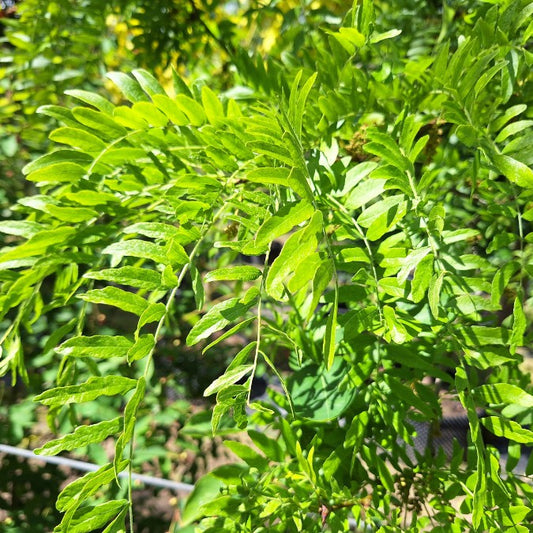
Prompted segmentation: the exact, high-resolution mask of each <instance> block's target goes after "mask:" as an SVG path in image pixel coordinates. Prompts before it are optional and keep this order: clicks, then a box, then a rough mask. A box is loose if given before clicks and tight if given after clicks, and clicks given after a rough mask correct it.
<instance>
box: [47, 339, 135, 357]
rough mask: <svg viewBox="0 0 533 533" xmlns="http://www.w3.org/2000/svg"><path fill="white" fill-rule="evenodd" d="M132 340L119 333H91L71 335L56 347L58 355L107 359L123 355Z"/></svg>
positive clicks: (125, 353)
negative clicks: (90, 334)
mask: <svg viewBox="0 0 533 533" xmlns="http://www.w3.org/2000/svg"><path fill="white" fill-rule="evenodd" d="M132 344H133V342H131V341H130V340H129V339H127V338H126V337H122V336H120V335H115V336H112V335H93V336H92V337H83V336H80V337H73V338H72V339H69V340H68V341H65V342H64V343H63V344H61V346H59V347H58V348H56V352H57V353H58V354H60V355H64V356H69V357H94V358H97V359H109V358H110V357H125V356H126V355H127V353H128V350H129V349H130V348H131V346H132Z"/></svg>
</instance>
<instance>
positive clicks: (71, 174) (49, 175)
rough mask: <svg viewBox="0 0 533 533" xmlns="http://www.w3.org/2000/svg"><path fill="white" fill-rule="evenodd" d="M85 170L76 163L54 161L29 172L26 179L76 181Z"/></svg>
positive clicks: (47, 181)
mask: <svg viewBox="0 0 533 533" xmlns="http://www.w3.org/2000/svg"><path fill="white" fill-rule="evenodd" d="M86 173H87V171H86V170H85V169H84V168H83V167H82V166H80V165H78V164H77V163H71V162H64V163H55V164H53V165H48V166H45V167H42V168H38V169H37V170H34V171H33V172H30V174H28V176H26V179H27V180H28V181H34V182H40V183H77V182H79V181H80V180H81V179H82V178H83V177H84V176H85V174H86Z"/></svg>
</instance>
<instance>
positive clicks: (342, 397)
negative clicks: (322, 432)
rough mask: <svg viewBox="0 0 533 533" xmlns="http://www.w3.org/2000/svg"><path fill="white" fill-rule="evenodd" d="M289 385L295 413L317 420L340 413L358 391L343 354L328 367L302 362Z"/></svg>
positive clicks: (330, 418) (289, 380) (335, 416)
mask: <svg viewBox="0 0 533 533" xmlns="http://www.w3.org/2000/svg"><path fill="white" fill-rule="evenodd" d="M287 389H288V391H289V394H290V396H291V398H292V402H293V406H294V412H295V414H296V415H297V416H299V417H302V418H306V419H309V420H314V421H315V422H325V421H327V420H333V419H335V418H338V417H340V416H341V415H342V413H343V412H344V411H345V410H346V409H348V407H349V406H350V405H351V403H352V401H353V400H354V398H355V396H356V394H357V389H356V388H355V386H354V385H353V383H351V381H350V377H349V374H348V367H347V365H346V362H345V361H344V359H343V358H342V357H337V358H336V359H334V360H333V364H332V366H331V368H330V369H329V370H327V369H326V366H325V365H323V364H322V365H320V366H318V365H316V364H307V365H305V366H303V367H302V368H300V369H299V370H297V371H296V372H294V374H293V375H292V376H290V378H289V379H288V380H287Z"/></svg>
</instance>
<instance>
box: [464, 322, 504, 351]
mask: <svg viewBox="0 0 533 533" xmlns="http://www.w3.org/2000/svg"><path fill="white" fill-rule="evenodd" d="M454 333H455V334H456V335H457V337H458V338H459V339H461V340H462V342H463V343H464V344H465V345H466V346H468V347H472V348H476V347H480V346H481V347H485V346H486V345H497V346H498V345H506V344H507V342H508V340H509V339H508V338H509V335H508V333H507V330H506V329H505V328H499V327H487V326H463V325H457V326H454ZM481 351H483V350H481Z"/></svg>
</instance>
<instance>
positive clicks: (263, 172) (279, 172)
mask: <svg viewBox="0 0 533 533" xmlns="http://www.w3.org/2000/svg"><path fill="white" fill-rule="evenodd" d="M290 172H291V170H290V169H289V168H287V167H266V168H256V169H253V170H249V171H248V172H247V173H246V174H245V176H244V177H245V178H246V179H247V180H248V181H252V182H254V183H264V184H271V185H282V186H285V187H286V186H287V185H288V178H289V174H290Z"/></svg>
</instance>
